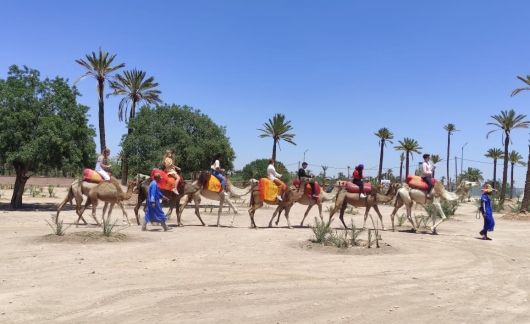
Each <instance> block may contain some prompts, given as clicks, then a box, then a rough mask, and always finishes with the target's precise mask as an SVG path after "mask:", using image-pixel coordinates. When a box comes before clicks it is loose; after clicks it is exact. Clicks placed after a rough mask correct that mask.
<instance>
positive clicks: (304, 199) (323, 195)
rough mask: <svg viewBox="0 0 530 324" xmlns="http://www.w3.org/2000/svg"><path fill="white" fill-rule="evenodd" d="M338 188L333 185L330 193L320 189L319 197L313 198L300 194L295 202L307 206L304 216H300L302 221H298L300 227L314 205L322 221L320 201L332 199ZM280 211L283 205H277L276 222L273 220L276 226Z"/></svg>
mask: <svg viewBox="0 0 530 324" xmlns="http://www.w3.org/2000/svg"><path fill="white" fill-rule="evenodd" d="M291 190H293V191H298V190H299V189H298V188H296V187H291ZM339 190H340V187H339V186H334V187H333V190H332V191H331V192H330V193H327V192H325V191H324V190H321V191H320V198H319V199H314V198H311V197H308V195H302V196H300V199H298V200H297V201H296V202H297V203H299V204H301V205H305V206H307V209H306V211H305V213H304V218H302V222H301V223H300V227H302V226H304V221H305V219H306V217H307V215H308V214H309V211H310V210H311V208H313V206H315V205H317V206H318V215H319V216H320V220H321V221H324V218H323V217H322V203H324V202H326V201H331V200H333V198H335V197H336V195H337V193H338V192H339ZM282 211H283V206H278V207H277V213H278V217H277V218H276V222H275V224H276V226H278V223H279V222H280V216H281V214H282Z"/></svg>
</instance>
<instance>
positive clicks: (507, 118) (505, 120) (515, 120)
mask: <svg viewBox="0 0 530 324" xmlns="http://www.w3.org/2000/svg"><path fill="white" fill-rule="evenodd" d="M491 118H493V119H494V120H495V121H494V122H491V123H488V125H491V126H494V127H497V129H494V130H492V131H489V132H488V134H487V135H486V137H488V136H489V135H490V134H491V133H493V132H496V131H498V130H502V132H503V138H504V157H503V159H504V163H503V168H502V187H501V193H500V197H499V204H500V205H501V206H502V205H503V203H504V199H505V198H506V185H507V183H508V160H509V159H508V158H509V155H508V147H509V146H510V142H511V141H510V135H511V131H512V130H514V129H517V128H528V127H529V126H530V121H529V120H525V119H526V115H522V114H516V113H515V111H514V110H513V109H511V110H509V111H508V110H503V111H501V113H500V114H499V115H493V116H491Z"/></svg>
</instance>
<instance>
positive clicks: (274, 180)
mask: <svg viewBox="0 0 530 324" xmlns="http://www.w3.org/2000/svg"><path fill="white" fill-rule="evenodd" d="M272 182H274V184H275V185H277V186H278V188H280V191H279V192H278V196H280V197H283V192H284V191H285V183H283V181H282V180H280V179H278V178H274V179H272Z"/></svg>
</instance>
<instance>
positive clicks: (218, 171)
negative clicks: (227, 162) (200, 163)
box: [210, 153, 226, 191]
mask: <svg viewBox="0 0 530 324" xmlns="http://www.w3.org/2000/svg"><path fill="white" fill-rule="evenodd" d="M220 159H221V153H217V154H215V156H214V157H213V160H212V165H211V167H210V171H211V172H212V175H213V176H214V177H216V178H217V179H218V180H219V182H221V188H222V190H223V191H224V190H225V187H226V180H225V177H224V175H223V172H225V169H223V168H221V162H219V160H220Z"/></svg>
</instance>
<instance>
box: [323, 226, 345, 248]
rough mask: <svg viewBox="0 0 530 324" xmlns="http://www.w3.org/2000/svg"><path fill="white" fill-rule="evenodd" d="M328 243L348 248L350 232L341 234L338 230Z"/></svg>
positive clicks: (331, 235) (332, 234)
mask: <svg viewBox="0 0 530 324" xmlns="http://www.w3.org/2000/svg"><path fill="white" fill-rule="evenodd" d="M326 241H327V242H329V243H330V244H331V245H333V246H335V247H338V248H347V247H348V243H349V240H348V231H347V230H345V231H341V232H339V231H338V230H336V231H335V232H332V233H330V235H329V236H328V238H327V240H326Z"/></svg>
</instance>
